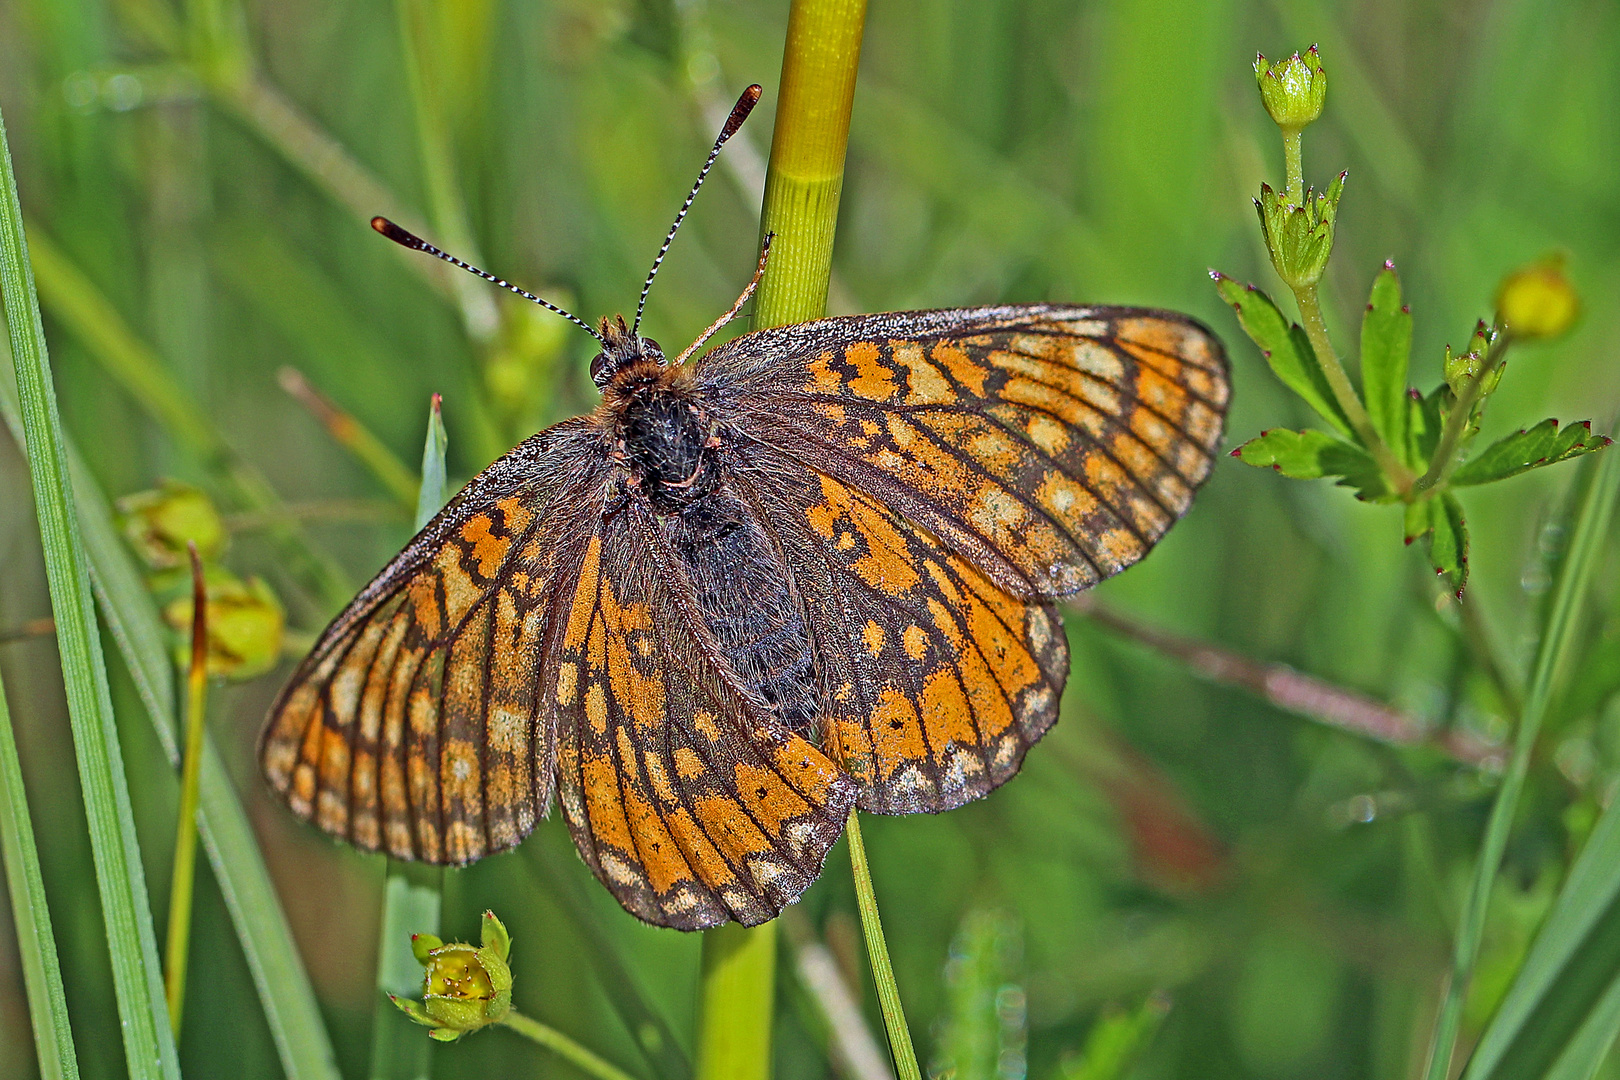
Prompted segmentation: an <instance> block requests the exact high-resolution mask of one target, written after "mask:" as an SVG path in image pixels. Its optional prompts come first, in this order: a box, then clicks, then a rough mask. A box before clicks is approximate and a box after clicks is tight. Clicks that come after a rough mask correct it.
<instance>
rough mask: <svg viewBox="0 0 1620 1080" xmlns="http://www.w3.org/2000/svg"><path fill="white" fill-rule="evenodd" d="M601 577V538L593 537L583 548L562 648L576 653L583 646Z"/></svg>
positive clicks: (594, 608)
mask: <svg viewBox="0 0 1620 1080" xmlns="http://www.w3.org/2000/svg"><path fill="white" fill-rule="evenodd" d="M601 576H602V538H601V537H600V536H593V537H591V539H590V543H589V544H587V545H586V548H585V560H584V562H583V563H582V564H581V565H580V568H579V584H578V585H577V586H575V588H574V604H573V606H572V607H571V608H570V609H569V612H568V629H567V630H566V631H565V632H564V633H563V648H564V649H568V650H570V651H574V652H577V651H578V650H579V649H581V648H583V647H584V645H585V638H586V634H587V633H589V631H590V626H591V613H592V612H593V611H595V610H596V594H597V586H598V584H599V582H600V580H601Z"/></svg>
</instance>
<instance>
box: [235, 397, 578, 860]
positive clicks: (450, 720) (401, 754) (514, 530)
mask: <svg viewBox="0 0 1620 1080" xmlns="http://www.w3.org/2000/svg"><path fill="white" fill-rule="evenodd" d="M589 437H590V436H589V434H588V433H587V432H586V430H585V428H584V425H582V424H579V423H577V422H570V423H567V424H562V425H558V426H557V427H555V428H551V429H549V430H547V431H544V432H541V433H540V434H538V435H536V436H534V437H533V438H531V439H529V440H527V441H526V442H524V443H523V444H522V445H521V446H519V447H518V448H517V449H515V450H513V451H512V452H511V453H509V454H507V455H506V456H505V457H504V458H502V459H501V460H500V461H498V462H496V463H495V464H494V465H492V466H490V468H489V469H487V470H485V471H484V472H483V473H481V474H479V476H478V477H477V478H476V479H475V480H474V481H473V482H472V483H471V484H469V485H468V486H467V487H466V488H465V489H464V490H463V491H462V492H461V493H460V494H459V495H457V496H456V498H455V499H453V500H452V501H451V502H450V504H449V505H448V506H446V507H445V509H444V510H443V511H441V512H440V514H439V515H438V516H437V517H436V518H435V519H434V520H433V521H432V522H431V523H430V524H429V525H428V526H427V527H426V528H424V529H423V530H422V532H421V533H420V534H419V535H418V536H417V537H416V539H414V540H413V541H412V542H411V543H410V545H409V546H407V547H406V549H405V550H404V551H403V552H401V553H400V554H399V555H398V556H397V557H396V558H395V559H394V560H393V561H392V562H391V563H390V564H389V565H388V566H387V567H386V568H384V569H383V571H382V572H381V573H380V574H378V575H377V577H376V578H375V579H374V580H373V581H372V583H371V584H370V585H368V586H367V587H366V588H365V589H364V590H363V591H362V592H361V593H360V595H359V596H358V597H356V598H355V600H354V601H353V602H352V603H351V604H350V605H349V607H348V608H347V609H346V610H345V611H344V612H343V614H341V615H340V616H339V617H338V618H337V619H336V620H335V621H334V622H333V623H332V625H331V626H330V627H328V628H327V630H326V632H325V633H324V634H323V635H322V636H321V639H320V640H319V641H318V642H317V643H316V646H315V648H314V649H313V650H312V651H311V652H310V654H309V656H308V657H307V658H305V660H304V661H303V663H302V664H300V665H299V667H298V670H297V671H296V672H295V673H294V674H293V677H292V679H291V680H289V682H288V684H287V686H286V687H285V688H284V689H283V690H282V692H281V694H280V696H279V697H278V698H277V699H276V702H275V704H274V705H273V706H272V708H271V711H270V720H269V723H268V724H267V726H266V728H265V732H264V735H263V737H262V740H261V743H260V751H259V756H260V762H261V765H262V767H263V769H264V773H265V776H266V778H267V779H268V780H269V781H270V784H271V786H272V787H273V788H275V789H276V790H277V791H278V792H280V793H281V795H282V797H283V798H285V799H286V800H287V803H288V805H289V806H290V807H291V808H292V810H293V812H294V813H296V814H298V815H299V816H300V817H303V818H306V819H308V820H310V821H313V822H315V823H316V824H317V825H319V826H320V827H321V828H322V829H324V830H325V831H326V832H328V833H331V834H332V835H334V836H337V837H340V838H342V839H345V840H348V841H349V842H351V843H353V844H354V845H355V846H357V847H359V848H362V849H364V850H367V851H377V850H382V851H386V852H388V854H390V855H392V856H394V857H395V858H399V859H420V860H423V861H426V862H431V863H444V864H452V865H459V864H462V863H467V862H471V861H472V860H474V859H477V858H480V857H482V856H484V855H487V854H490V853H492V852H495V851H501V850H504V849H506V848H509V847H512V846H514V845H516V844H517V843H518V842H519V841H520V840H522V839H523V837H524V836H526V835H528V833H529V832H530V831H531V830H532V829H533V828H534V824H535V822H536V820H537V819H538V817H540V816H541V815H543V814H544V813H545V811H546V808H547V804H548V803H549V801H550V798H551V788H552V766H551V760H552V756H553V748H552V738H553V734H552V732H551V730H550V728H549V727H548V726H547V725H546V724H545V723H543V722H542V712H541V710H540V709H539V708H538V704H539V701H538V697H537V693H538V686H539V681H538V675H539V671H538V665H539V662H540V658H541V657H542V656H543V655H544V652H545V648H546V641H547V638H548V635H549V634H550V633H551V632H552V626H551V623H552V622H554V621H555V615H554V612H555V611H556V609H557V608H558V607H559V606H560V603H559V600H558V592H559V590H561V591H562V593H563V595H564V596H566V595H568V593H567V591H566V587H567V586H568V585H570V584H571V583H572V580H573V576H574V574H575V573H576V572H577V567H578V565H579V562H580V561H581V559H582V558H583V554H584V551H583V541H584V536H585V533H586V532H588V530H589V529H590V528H591V527H593V526H594V524H595V520H596V518H597V517H598V512H599V507H600V505H601V495H600V487H601V472H602V470H601V468H600V466H599V465H593V463H596V462H599V460H600V458H599V457H598V456H597V455H594V454H593V453H592V452H590V450H589V449H588V448H587V447H586V445H585V444H586V441H587V440H588V439H589Z"/></svg>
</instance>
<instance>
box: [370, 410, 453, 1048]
mask: <svg viewBox="0 0 1620 1080" xmlns="http://www.w3.org/2000/svg"><path fill="white" fill-rule="evenodd" d="M449 444H450V437H449V436H448V435H447V434H446V433H445V430H444V414H443V413H442V411H441V410H440V400H439V395H438V394H434V395H433V401H432V403H431V404H430V405H429V406H428V428H427V440H426V442H425V443H424V445H423V446H422V482H421V484H420V486H419V488H418V491H417V496H416V527H417V529H419V530H420V529H421V528H422V527H423V526H425V525H426V524H427V523H428V522H429V521H432V520H433V515H435V514H437V513H438V512H439V508H440V507H442V506H443V505H444V501H445V497H446V492H445V471H444V453H445V450H446V449H447V448H448V447H449ZM443 889H444V871H443V870H442V869H441V868H439V867H436V866H424V865H422V864H419V863H402V862H396V861H394V860H393V859H389V860H388V876H387V879H386V881H385V883H384V885H383V914H382V919H381V927H382V929H381V935H382V936H381V938H380V940H379V941H378V942H377V990H378V991H379V993H378V995H377V1000H376V1002H375V1003H374V1004H373V1006H372V1017H371V1076H372V1080H426V1078H427V1077H428V1076H429V1075H431V1073H432V1066H433V1059H432V1058H431V1057H430V1056H429V1053H428V1051H429V1048H430V1047H431V1045H432V1044H431V1043H430V1042H429V1041H428V1040H427V1039H424V1038H422V1036H421V1032H420V1031H417V1030H416V1027H415V1025H414V1024H412V1023H411V1020H410V1018H409V1017H408V1016H406V1015H405V1014H404V1013H402V1012H400V1011H399V1010H398V1009H397V1008H395V1007H394V1003H393V1001H392V1000H391V999H392V998H394V997H409V996H411V995H413V994H415V993H416V992H417V991H418V990H420V988H421V986H422V965H421V963H420V962H419V961H418V960H417V959H416V956H415V954H414V953H413V952H412V951H411V935H412V934H437V933H438V932H439V911H440V909H441V908H442V907H443V903H444V896H443Z"/></svg>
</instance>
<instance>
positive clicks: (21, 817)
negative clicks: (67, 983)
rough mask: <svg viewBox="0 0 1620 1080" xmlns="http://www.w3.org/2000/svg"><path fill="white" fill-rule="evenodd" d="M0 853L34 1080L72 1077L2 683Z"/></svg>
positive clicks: (75, 1067) (73, 1059)
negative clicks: (33, 1057) (25, 996)
mask: <svg viewBox="0 0 1620 1080" xmlns="http://www.w3.org/2000/svg"><path fill="white" fill-rule="evenodd" d="M0 857H3V859H4V866H5V871H6V886H7V890H8V892H9V894H10V898H11V917H12V921H13V923H14V924H15V925H16V928H17V952H18V955H19V959H20V960H21V961H22V975H23V988H24V990H25V991H26V992H27V994H28V1017H29V1019H30V1021H32V1023H33V1030H34V1053H35V1054H36V1055H37V1056H38V1058H39V1075H40V1080H78V1077H79V1061H78V1057H77V1056H76V1055H75V1054H74V1051H73V1029H72V1028H71V1027H70V1026H69V1024H68V1011H67V996H66V995H65V994H64V993H63V992H62V967H61V965H60V964H59V963H58V962H57V959H56V938H55V937H54V936H53V935H52V933H51V909H50V905H49V904H48V903H47V902H46V899H45V879H44V878H43V877H41V876H40V872H39V849H38V848H37V847H36V846H35V845H34V823H33V820H32V817H31V815H30V814H29V812H28V793H27V792H26V791H24V790H23V778H22V763H21V762H20V761H19V760H18V759H17V740H16V738H15V736H14V735H13V733H12V730H11V713H10V711H9V709H8V708H7V706H6V688H5V685H4V684H3V683H0Z"/></svg>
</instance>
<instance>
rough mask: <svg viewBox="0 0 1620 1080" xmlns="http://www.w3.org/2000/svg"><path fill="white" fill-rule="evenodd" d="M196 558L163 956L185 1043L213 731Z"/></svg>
mask: <svg viewBox="0 0 1620 1080" xmlns="http://www.w3.org/2000/svg"><path fill="white" fill-rule="evenodd" d="M186 549H187V553H188V554H189V555H190V556H191V663H190V665H189V667H188V668H187V671H186V749H185V754H184V756H183V757H182V758H181V764H180V813H179V815H178V818H179V820H178V822H177V825H176V829H177V831H176V833H175V841H174V877H173V879H172V882H173V884H172V885H171V886H170V888H169V934H168V942H167V945H166V947H165V949H164V956H163V990H164V998H165V999H166V1000H167V1001H168V1003H169V1026H170V1028H171V1029H172V1030H173V1031H174V1037H175V1038H176V1039H178V1038H180V1021H181V1018H182V1017H183V1016H184V1015H185V1010H186V962H187V959H188V958H189V956H190V953H191V899H192V891H193V887H194V886H195V884H196V880H197V791H198V782H199V778H200V777H201V775H202V757H203V734H204V732H206V731H207V730H208V728H207V724H206V720H207V716H208V585H207V583H206V582H205V581H204V580H203V566H202V558H201V557H200V556H199V555H198V554H197V545H196V542H195V541H187V543H186Z"/></svg>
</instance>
